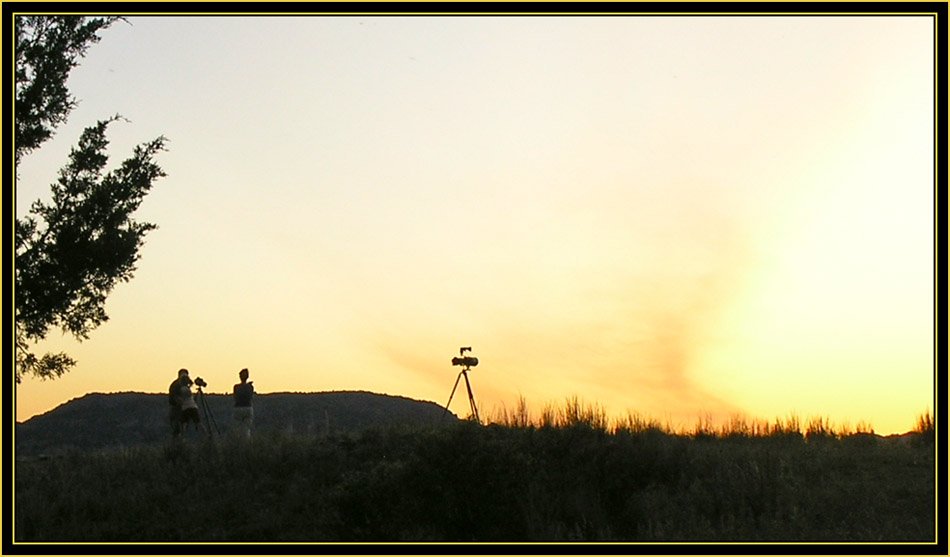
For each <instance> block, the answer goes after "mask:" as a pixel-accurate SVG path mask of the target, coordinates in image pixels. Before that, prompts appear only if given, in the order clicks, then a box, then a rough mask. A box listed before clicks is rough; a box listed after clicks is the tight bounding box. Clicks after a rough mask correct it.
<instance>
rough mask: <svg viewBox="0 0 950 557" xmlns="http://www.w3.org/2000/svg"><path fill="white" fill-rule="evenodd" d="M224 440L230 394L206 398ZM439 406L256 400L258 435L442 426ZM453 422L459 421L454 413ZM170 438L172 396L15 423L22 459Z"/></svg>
mask: <svg viewBox="0 0 950 557" xmlns="http://www.w3.org/2000/svg"><path fill="white" fill-rule="evenodd" d="M204 396H205V397H206V400H207V402H208V406H209V408H210V409H211V413H212V414H213V416H214V418H215V421H216V423H217V425H218V428H219V429H220V431H221V433H222V434H226V433H227V430H228V428H229V426H230V422H231V409H232V407H233V404H234V403H233V400H232V397H231V395H230V394H211V393H206V394H205V395H204ZM443 412H444V408H443V407H442V406H440V405H438V404H436V403H434V402H425V401H419V400H413V399H409V398H405V397H400V396H390V395H381V394H375V393H369V392H365V391H337V392H324V393H268V394H257V395H255V397H254V428H253V429H254V431H255V434H261V435H266V434H268V433H276V432H283V433H305V434H314V435H322V434H329V433H340V432H355V431H360V430H363V429H366V428H370V427H387V426H399V425H413V424H427V423H436V422H437V421H439V420H441V419H442V414H443ZM202 418H203V415H202ZM445 419H446V420H453V421H454V420H457V419H458V418H457V417H456V416H455V415H454V414H452V413H451V412H449V413H448V415H447V416H446V417H445ZM169 437H170V429H169V426H168V398H167V395H166V394H149V393H112V394H102V393H91V394H87V395H85V396H83V397H81V398H77V399H73V400H70V401H69V402H67V403H64V404H62V405H60V406H58V407H56V408H55V409H53V410H50V411H49V412H46V413H45V414H42V415H39V416H34V417H33V418H31V419H29V420H27V421H25V422H23V423H17V424H16V453H17V455H18V456H32V455H37V454H45V453H57V452H63V451H68V450H71V449H80V450H88V449H101V448H105V447H118V446H131V445H138V444H144V443H154V442H158V441H164V440H166V439H168V438H169Z"/></svg>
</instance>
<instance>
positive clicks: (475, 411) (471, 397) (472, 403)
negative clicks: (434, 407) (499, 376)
mask: <svg viewBox="0 0 950 557" xmlns="http://www.w3.org/2000/svg"><path fill="white" fill-rule="evenodd" d="M476 362H477V360H476ZM469 369H471V366H465V368H464V369H462V371H460V372H459V375H458V377H456V378H455V386H454V387H452V394H450V395H449V401H448V402H446V403H445V410H444V411H443V412H442V417H443V418H444V417H445V414H446V412H448V411H449V405H450V404H452V397H454V396H455V389H457V388H458V386H459V381H460V380H461V379H462V376H465V388H466V389H467V390H468V404H469V406H470V408H471V410H472V416H475V421H476V422H478V423H481V419H480V418H479V417H478V408H477V407H476V406H475V395H473V394H472V384H471V383H470V382H469V380H468V370H469Z"/></svg>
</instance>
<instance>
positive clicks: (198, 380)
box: [195, 377, 208, 387]
mask: <svg viewBox="0 0 950 557" xmlns="http://www.w3.org/2000/svg"><path fill="white" fill-rule="evenodd" d="M195 385H198V386H199V387H207V386H208V384H207V383H205V380H204V379H202V378H200V377H196V378H195Z"/></svg>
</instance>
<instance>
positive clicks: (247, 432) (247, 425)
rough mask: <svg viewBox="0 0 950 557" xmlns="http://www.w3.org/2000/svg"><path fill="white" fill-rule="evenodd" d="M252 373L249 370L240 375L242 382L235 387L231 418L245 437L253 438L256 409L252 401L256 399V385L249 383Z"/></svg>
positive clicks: (244, 370)
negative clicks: (252, 431) (252, 426)
mask: <svg viewBox="0 0 950 557" xmlns="http://www.w3.org/2000/svg"><path fill="white" fill-rule="evenodd" d="M248 375H250V372H248V371H247V368H244V369H242V370H241V371H240V372H239V373H238V377H240V378H241V382H240V383H238V384H237V385H235V386H234V413H233V414H232V416H231V418H232V420H233V421H234V423H235V424H237V427H238V431H239V432H241V433H243V434H244V436H245V437H250V436H251V424H252V423H253V422H254V407H253V406H252V404H251V399H253V398H254V383H253V382H252V381H248V380H247V377H248Z"/></svg>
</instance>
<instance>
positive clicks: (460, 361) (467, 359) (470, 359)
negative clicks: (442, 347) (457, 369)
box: [452, 346, 478, 368]
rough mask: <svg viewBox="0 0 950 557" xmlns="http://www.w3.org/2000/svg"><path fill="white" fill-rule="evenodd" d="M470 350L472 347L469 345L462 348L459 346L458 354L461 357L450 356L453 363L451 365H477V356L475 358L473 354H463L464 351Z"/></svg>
mask: <svg viewBox="0 0 950 557" xmlns="http://www.w3.org/2000/svg"><path fill="white" fill-rule="evenodd" d="M471 351H472V347H471V346H468V347H464V348H460V349H459V355H461V356H462V357H461V358H452V365H453V366H465V367H467V368H469V367H475V366H477V365H478V358H476V357H474V356H466V355H465V353H466V352H471Z"/></svg>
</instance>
